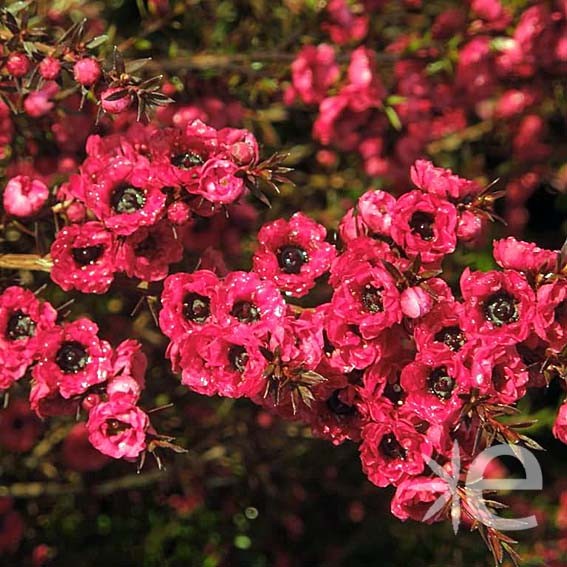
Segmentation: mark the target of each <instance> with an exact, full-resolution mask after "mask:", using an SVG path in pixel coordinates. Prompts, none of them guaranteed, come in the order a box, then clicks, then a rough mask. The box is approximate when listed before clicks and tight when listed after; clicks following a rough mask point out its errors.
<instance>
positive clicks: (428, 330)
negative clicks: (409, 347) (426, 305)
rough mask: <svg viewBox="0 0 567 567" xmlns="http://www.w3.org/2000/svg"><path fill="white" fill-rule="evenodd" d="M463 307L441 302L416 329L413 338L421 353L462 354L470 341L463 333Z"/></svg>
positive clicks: (418, 323) (453, 303) (419, 322)
mask: <svg viewBox="0 0 567 567" xmlns="http://www.w3.org/2000/svg"><path fill="white" fill-rule="evenodd" d="M462 318H463V306H462V304H460V303H457V302H444V301H443V302H440V303H437V304H436V305H435V306H434V307H433V309H432V310H431V311H430V312H429V313H428V314H427V315H426V316H425V317H424V318H423V319H421V320H420V321H418V322H417V324H416V325H415V327H414V330H413V336H414V339H415V343H416V346H417V349H418V350H419V351H420V352H421V351H428V352H437V353H439V354H442V353H451V352H460V351H461V349H462V348H463V347H464V346H465V344H466V343H467V341H468V337H467V334H466V333H465V331H463V329H462V327H463V323H462Z"/></svg>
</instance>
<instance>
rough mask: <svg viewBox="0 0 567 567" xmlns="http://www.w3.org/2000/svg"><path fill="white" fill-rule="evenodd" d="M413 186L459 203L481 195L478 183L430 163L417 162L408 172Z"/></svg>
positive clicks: (421, 160) (424, 161)
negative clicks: (464, 199)
mask: <svg viewBox="0 0 567 567" xmlns="http://www.w3.org/2000/svg"><path fill="white" fill-rule="evenodd" d="M410 175H411V180H412V182H413V184H414V185H415V186H416V187H418V188H419V189H421V190H422V191H425V192H426V193H431V194H432V195H436V196H437V197H442V198H444V199H453V200H457V201H460V200H462V199H463V198H464V197H468V198H469V199H470V197H471V196H475V195H478V194H480V193H481V191H482V188H481V187H480V186H479V185H478V183H476V182H474V181H470V180H468V179H463V178H462V177H459V176H458V175H455V174H454V173H453V172H452V171H451V170H450V169H444V168H442V167H435V166H434V165H433V164H432V163H431V162H430V161H426V160H423V159H420V160H417V161H416V162H415V163H414V164H413V165H412V167H411V170H410Z"/></svg>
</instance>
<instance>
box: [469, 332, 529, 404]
mask: <svg viewBox="0 0 567 567" xmlns="http://www.w3.org/2000/svg"><path fill="white" fill-rule="evenodd" d="M466 356H467V358H468V364H469V366H470V369H471V370H470V376H471V387H472V388H477V389H478V390H479V391H480V393H481V394H483V395H485V396H487V397H488V398H489V399H490V400H491V401H493V402H494V403H499V404H513V403H514V402H516V401H517V400H518V399H520V398H521V397H523V396H524V394H525V393H526V387H527V384H528V380H529V373H528V369H527V368H526V365H525V363H524V361H523V360H522V359H521V358H520V356H519V355H518V351H517V350H516V348H515V347H513V346H504V345H499V344H497V343H496V344H489V345H482V344H480V345H473V346H472V347H469V348H468V349H467V353H466Z"/></svg>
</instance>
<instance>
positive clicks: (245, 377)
mask: <svg viewBox="0 0 567 567" xmlns="http://www.w3.org/2000/svg"><path fill="white" fill-rule="evenodd" d="M259 347H260V342H259V340H258V339H257V338H256V337H255V336H254V335H253V334H252V333H251V332H250V331H246V330H243V329H240V330H238V329H230V328H227V329H222V328H219V327H215V326H212V325H207V326H206V327H204V328H203V329H202V330H201V331H200V332H199V333H191V334H189V335H187V336H186V338H185V339H184V340H183V341H182V342H181V344H180V346H179V357H178V361H177V365H175V366H179V367H180V368H181V371H182V374H181V382H182V383H183V384H185V385H186V386H187V387H189V388H191V390H193V391H195V392H197V393H199V394H205V395H207V396H213V395H215V394H218V395H221V396H226V397H229V398H240V397H242V396H246V397H253V396H256V395H257V394H259V393H260V392H261V391H263V389H264V388H265V386H266V383H265V382H266V379H265V377H264V372H265V370H266V368H267V365H268V362H267V360H266V359H265V358H264V356H263V355H262V353H261V351H260V350H259Z"/></svg>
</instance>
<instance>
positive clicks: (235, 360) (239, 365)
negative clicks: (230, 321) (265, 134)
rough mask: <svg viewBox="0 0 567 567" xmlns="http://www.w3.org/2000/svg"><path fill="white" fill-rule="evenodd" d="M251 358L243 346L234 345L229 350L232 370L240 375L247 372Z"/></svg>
mask: <svg viewBox="0 0 567 567" xmlns="http://www.w3.org/2000/svg"><path fill="white" fill-rule="evenodd" d="M249 358H250V356H249V354H248V353H247V352H246V349H245V348H244V347H243V346H240V345H232V346H231V347H230V348H229V349H228V361H229V362H230V365H231V366H232V368H233V369H234V370H236V372H239V373H240V374H242V373H243V372H244V371H245V370H246V364H247V363H248V360H249Z"/></svg>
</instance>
